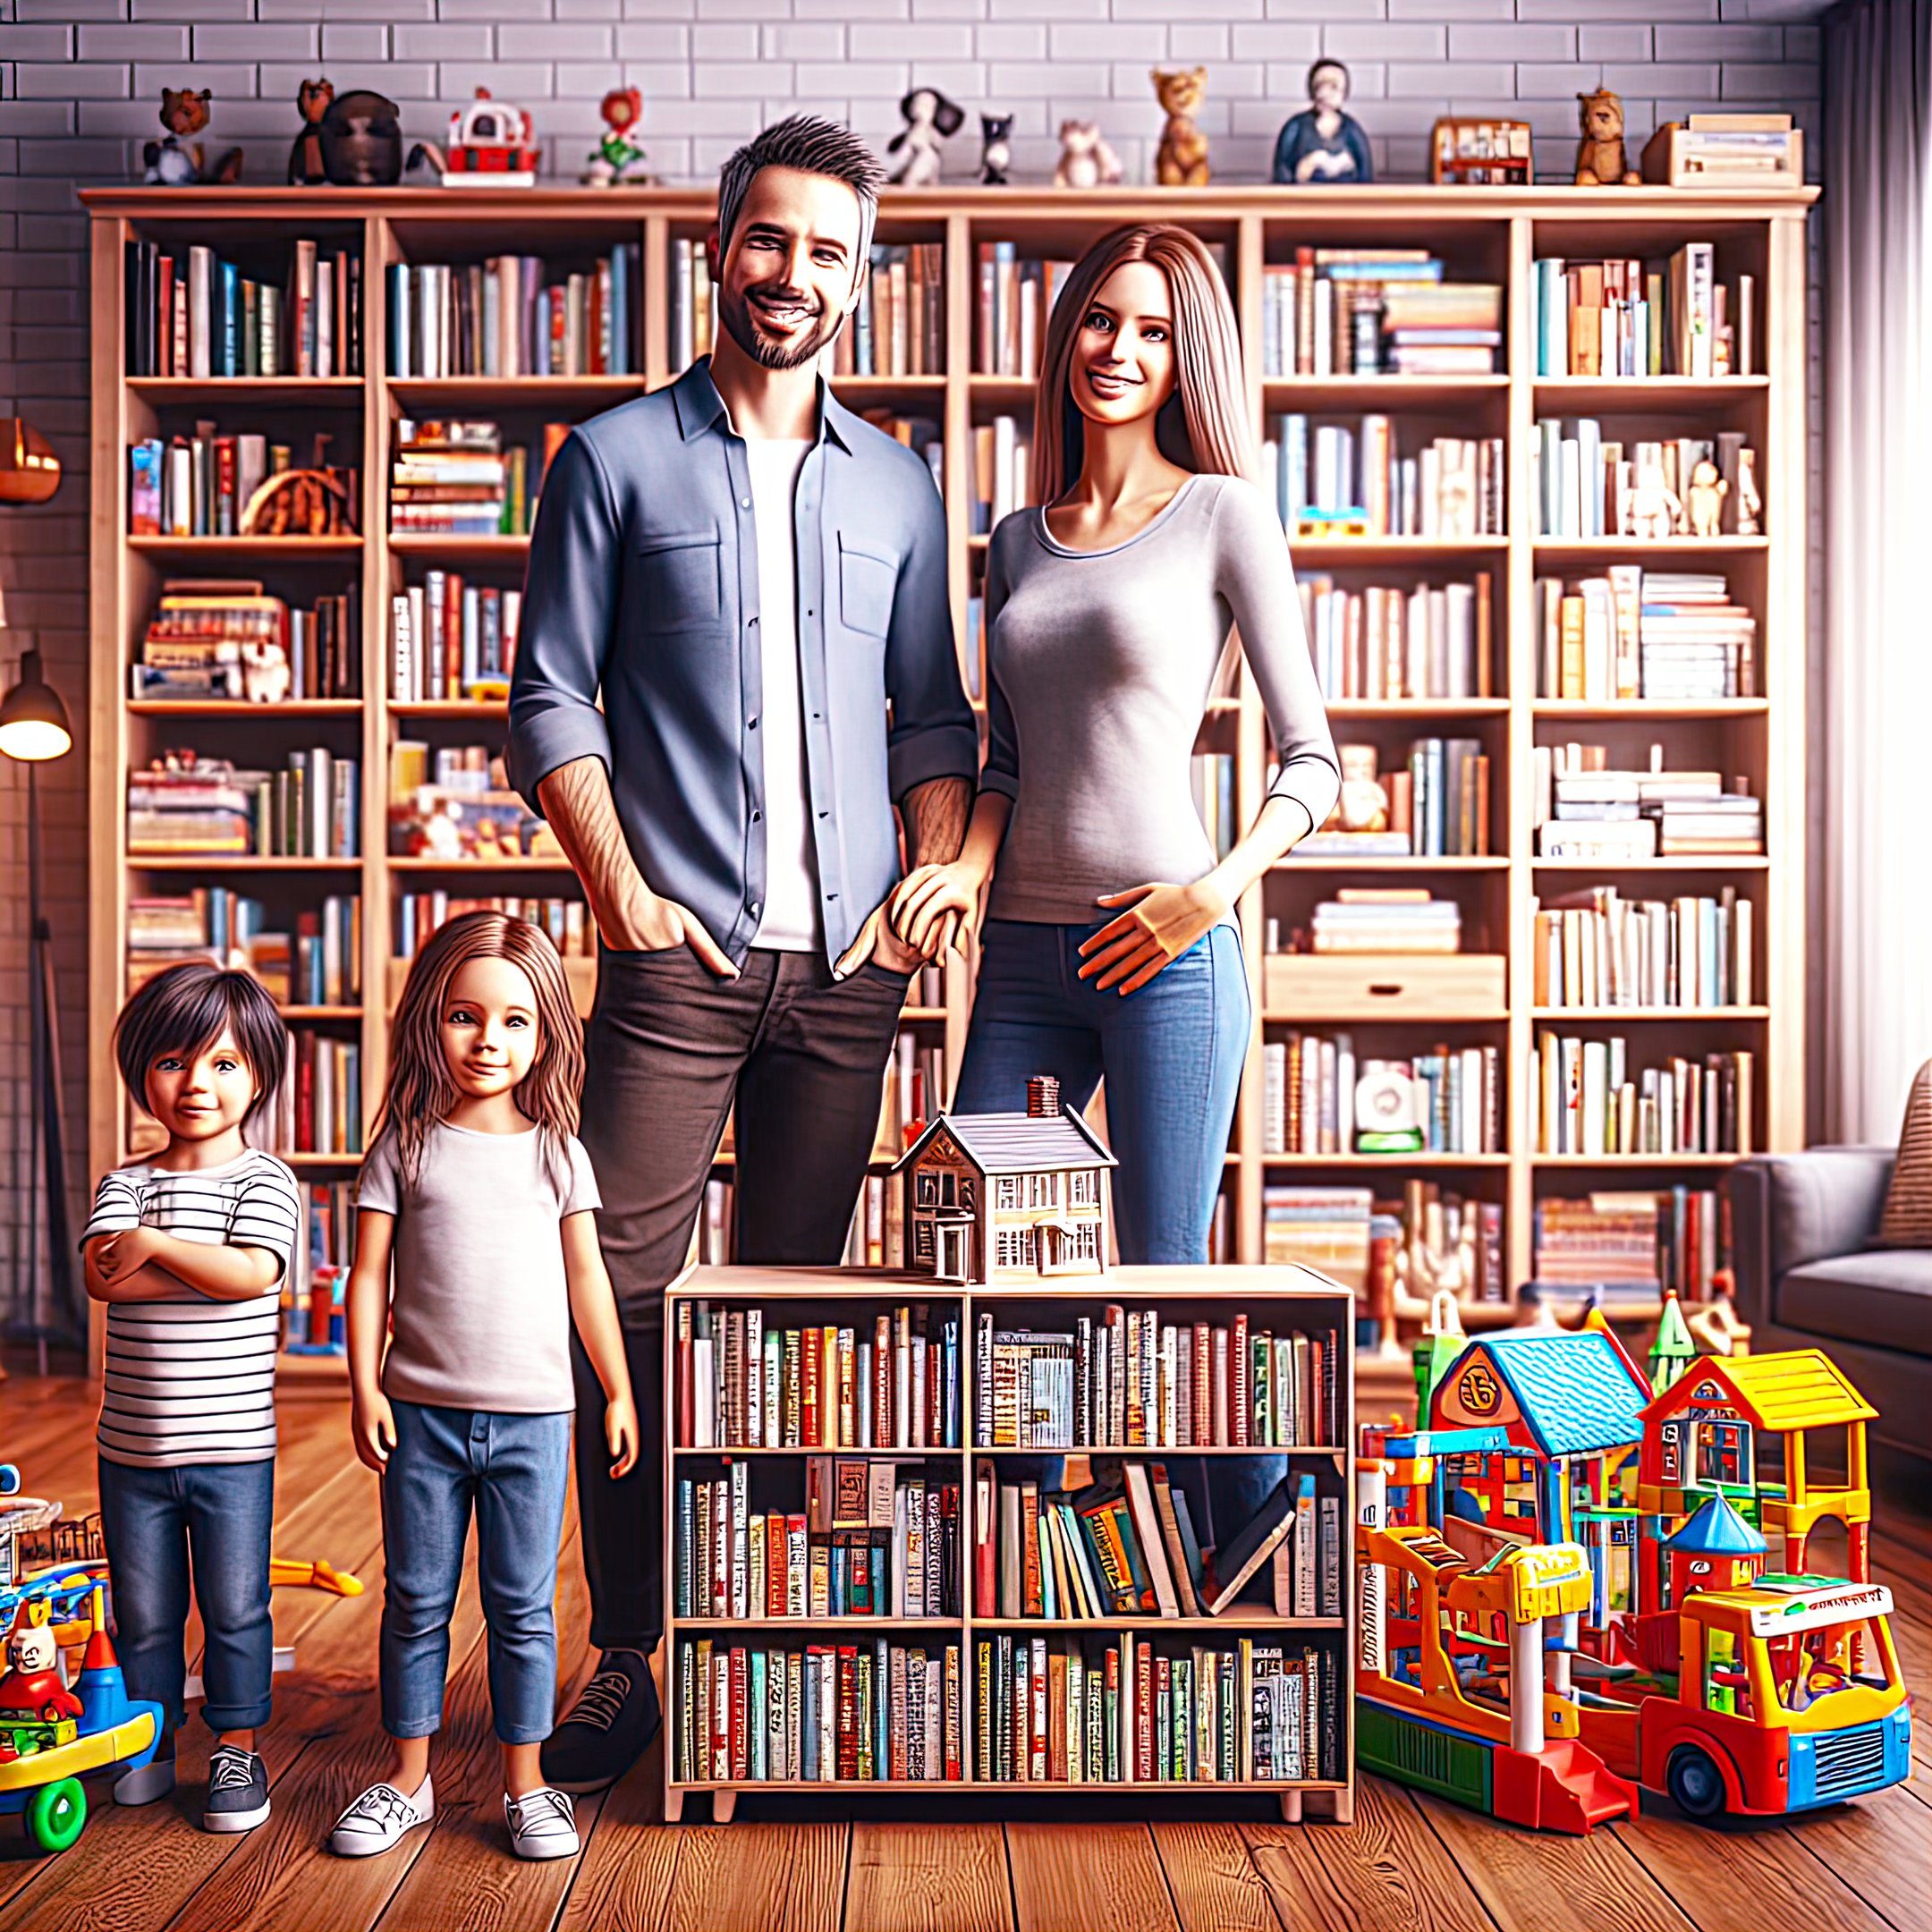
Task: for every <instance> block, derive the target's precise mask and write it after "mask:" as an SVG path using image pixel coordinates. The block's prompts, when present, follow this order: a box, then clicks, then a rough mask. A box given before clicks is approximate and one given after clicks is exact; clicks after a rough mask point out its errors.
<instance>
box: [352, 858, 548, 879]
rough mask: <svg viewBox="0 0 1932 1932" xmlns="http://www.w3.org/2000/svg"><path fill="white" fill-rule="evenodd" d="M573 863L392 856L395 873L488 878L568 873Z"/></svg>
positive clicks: (390, 867) (391, 861) (529, 859)
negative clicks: (431, 873)
mask: <svg viewBox="0 0 1932 1932" xmlns="http://www.w3.org/2000/svg"><path fill="white" fill-rule="evenodd" d="M389 869H390V870H391V871H392V872H411V873H413V872H453V873H462V874H474V875H475V876H476V877H479V878H481V877H487V876H488V875H490V874H493V873H497V872H568V871H569V870H570V869H571V864H570V860H568V859H564V858H562V857H559V858H555V859H534V858H527V857H524V858H512V859H421V858H402V857H392V858H391V859H390V860H389Z"/></svg>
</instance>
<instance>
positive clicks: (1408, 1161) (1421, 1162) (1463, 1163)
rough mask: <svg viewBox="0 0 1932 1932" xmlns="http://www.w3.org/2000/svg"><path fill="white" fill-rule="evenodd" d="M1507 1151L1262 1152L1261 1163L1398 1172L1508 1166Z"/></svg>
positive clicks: (1345, 1170)
mask: <svg viewBox="0 0 1932 1932" xmlns="http://www.w3.org/2000/svg"><path fill="white" fill-rule="evenodd" d="M1509 1164H1510V1157H1509V1156H1508V1155H1507V1154H1264V1155H1263V1156H1262V1157H1261V1165H1263V1166H1264V1167H1333V1168H1335V1169H1337V1170H1339V1171H1343V1172H1346V1173H1351V1174H1360V1173H1370V1172H1373V1171H1374V1170H1375V1169H1377V1168H1381V1169H1382V1170H1384V1171H1385V1172H1386V1173H1391V1174H1401V1173H1403V1172H1405V1171H1406V1170H1407V1169H1409V1168H1411V1167H1507V1166H1508V1165H1509Z"/></svg>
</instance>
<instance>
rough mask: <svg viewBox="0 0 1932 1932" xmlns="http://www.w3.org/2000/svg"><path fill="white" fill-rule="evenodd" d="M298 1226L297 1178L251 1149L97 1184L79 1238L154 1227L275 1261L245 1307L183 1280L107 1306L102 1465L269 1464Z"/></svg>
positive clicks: (126, 1171)
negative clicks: (178, 1288) (175, 1288)
mask: <svg viewBox="0 0 1932 1932" xmlns="http://www.w3.org/2000/svg"><path fill="white" fill-rule="evenodd" d="M301 1224H302V1211H301V1191H300V1190H299V1189H298V1188H297V1186H296V1183H295V1176H294V1175H293V1174H291V1173H290V1172H289V1171H288V1169H287V1168H286V1167H284V1165H282V1163H281V1162H280V1161H278V1160H277V1159H275V1157H274V1156H273V1155H272V1154H264V1153H261V1152H259V1151H258V1149H256V1148H250V1149H249V1151H248V1152H247V1153H245V1154H243V1155H242V1156H241V1157H239V1158H238V1159H235V1160H232V1161H228V1162H226V1163H225V1164H224V1165H222V1166H219V1167H204V1168H200V1169H199V1170H190V1171H186V1172H182V1173H176V1172H174V1171H171V1170H170V1169H167V1168H163V1167H155V1166H151V1165H146V1164H137V1165H134V1166H131V1167H120V1168H116V1169H115V1170H114V1173H112V1174H107V1175H106V1176H104V1177H103V1179H102V1181H101V1184H100V1186H99V1187H98V1188H97V1190H96V1191H95V1194H94V1213H93V1216H92V1217H91V1218H90V1219H89V1222H88V1224H87V1227H86V1229H85V1231H84V1232H83V1233H82V1234H81V1236H80V1239H81V1241H82V1242H83V1243H85V1242H87V1241H91V1240H92V1239H93V1238H94V1237H95V1236H96V1235H97V1234H117V1233H123V1232H124V1231H125V1230H127V1229H129V1228H136V1227H151V1228H158V1229H159V1230H160V1231H161V1232H162V1233H165V1234H174V1235H178V1236H180V1238H181V1239H182V1240H183V1241H206V1242H208V1244H209V1245H210V1246H214V1247H219V1246H221V1245H223V1244H226V1245H228V1246H230V1247H235V1248H263V1249H267V1250H268V1251H269V1252H270V1253H271V1254H273V1255H274V1256H275V1258H276V1259H277V1260H278V1261H279V1262H280V1263H281V1267H279V1268H278V1269H277V1270H276V1273H275V1280H274V1281H273V1282H271V1283H270V1284H268V1286H267V1287H266V1288H265V1289H263V1290H262V1292H260V1293H259V1294H258V1295H250V1297H249V1298H248V1299H247V1300H246V1301H225V1300H222V1299H220V1298H219V1297H217V1296H215V1295H207V1294H203V1293H201V1292H199V1290H198V1289H194V1288H190V1287H188V1286H187V1285H186V1284H182V1292H181V1293H180V1294H179V1295H171V1296H169V1297H168V1298H167V1299H166V1300H165V1301H110V1302H109V1303H108V1304H107V1344H106V1367H105V1372H104V1377H103V1381H102V1385H101V1412H100V1428H99V1433H98V1436H97V1442H98V1445H99V1448H100V1453H101V1455H102V1457H103V1458H104V1459H105V1460H106V1461H107V1462H123V1463H128V1464H131V1465H132V1466H133V1467H136V1468H140V1469H176V1468H180V1467H182V1465H184V1464H188V1463H195V1462H267V1461H268V1460H269V1459H270V1458H271V1457H273V1455H274V1454H275V1348H276V1344H277V1342H278V1341H279V1339H280V1331H281V1321H282V1282H283V1278H284V1276H285V1275H287V1273H288V1265H289V1258H290V1257H291V1255H292V1253H293V1252H294V1248H295V1241H296V1237H297V1233H298V1232H299V1231H300V1229H301Z"/></svg>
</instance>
